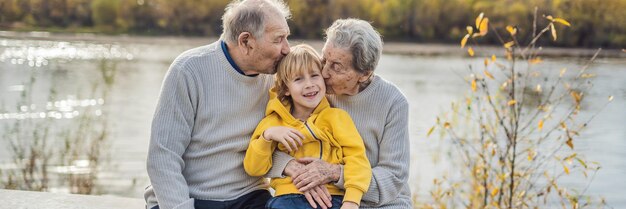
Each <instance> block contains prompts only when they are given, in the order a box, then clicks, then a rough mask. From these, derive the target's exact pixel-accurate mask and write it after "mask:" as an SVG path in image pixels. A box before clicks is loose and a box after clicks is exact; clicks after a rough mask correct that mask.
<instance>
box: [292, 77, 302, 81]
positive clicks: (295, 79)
mask: <svg viewBox="0 0 626 209" xmlns="http://www.w3.org/2000/svg"><path fill="white" fill-rule="evenodd" d="M300 79H301V78H300V77H297V78H294V79H293V81H299V80H300Z"/></svg>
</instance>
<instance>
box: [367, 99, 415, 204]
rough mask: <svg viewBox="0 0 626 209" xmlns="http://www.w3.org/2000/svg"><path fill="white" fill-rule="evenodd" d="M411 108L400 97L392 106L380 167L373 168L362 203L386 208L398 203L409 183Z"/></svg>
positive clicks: (381, 147) (383, 142)
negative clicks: (394, 201)
mask: <svg viewBox="0 0 626 209" xmlns="http://www.w3.org/2000/svg"><path fill="white" fill-rule="evenodd" d="M408 118H409V104H408V102H407V101H406V98H404V97H401V98H400V99H399V100H398V101H395V102H393V105H392V106H391V108H390V110H389V114H388V115H387V118H386V123H385V130H384V132H383V136H382V139H381V140H379V150H378V153H379V158H378V164H377V165H376V166H375V167H373V168H372V182H371V183H370V187H369V190H368V191H367V193H365V196H363V201H367V202H370V204H373V205H384V204H386V203H388V202H391V201H393V200H395V199H397V196H398V193H399V192H400V191H401V190H402V187H404V186H406V184H407V183H408V176H409V164H410V157H411V156H410V148H409V147H410V143H409V126H408Z"/></svg>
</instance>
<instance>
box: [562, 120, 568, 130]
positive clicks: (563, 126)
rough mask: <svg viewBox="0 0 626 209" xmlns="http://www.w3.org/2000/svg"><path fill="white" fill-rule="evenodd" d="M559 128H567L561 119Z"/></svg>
mask: <svg viewBox="0 0 626 209" xmlns="http://www.w3.org/2000/svg"><path fill="white" fill-rule="evenodd" d="M561 128H563V129H567V125H565V122H562V121H561Z"/></svg>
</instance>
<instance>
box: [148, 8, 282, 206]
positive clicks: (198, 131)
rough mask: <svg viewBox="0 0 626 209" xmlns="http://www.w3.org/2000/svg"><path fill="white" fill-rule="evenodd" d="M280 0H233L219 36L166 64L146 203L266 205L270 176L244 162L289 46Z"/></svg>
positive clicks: (162, 204)
mask: <svg viewBox="0 0 626 209" xmlns="http://www.w3.org/2000/svg"><path fill="white" fill-rule="evenodd" d="M290 15H291V14H290V12H289V9H288V7H287V6H286V5H285V3H284V2H282V1H281V0H247V1H243V0H236V1H234V2H232V3H230V4H229V5H228V6H227V8H226V11H225V13H224V15H223V17H222V19H223V28H224V31H223V33H222V36H221V38H220V40H219V41H217V42H214V43H212V44H209V45H206V46H202V47H198V48H195V49H191V50H188V51H186V52H184V53H183V54H181V55H180V56H178V58H176V60H174V62H173V63H172V65H171V66H170V69H169V70H168V72H167V74H166V75H165V79H164V81H163V86H162V89H161V95H160V97H159V101H158V105H157V108H156V112H155V114H154V119H153V122H152V134H151V139H150V147H149V151H148V160H147V167H148V175H149V177H150V182H151V184H152V185H151V187H148V188H147V189H146V192H145V198H146V204H147V208H150V209H154V208H157V209H158V208H161V209H170V208H177V209H183V208H185V209H192V208H263V207H264V205H265V203H266V202H267V200H268V199H269V198H271V195H270V193H269V192H268V190H267V183H266V182H265V180H264V179H263V178H261V177H251V176H248V175H247V174H246V172H245V171H244V168H243V164H242V163H243V159H244V156H245V154H246V149H247V147H248V143H249V141H250V137H251V135H252V132H253V131H254V128H255V127H256V125H257V123H258V122H259V121H260V120H261V119H262V118H263V116H264V111H265V106H266V103H267V100H268V98H269V96H268V91H267V89H269V88H270V86H271V84H272V82H273V79H272V76H271V75H269V74H273V73H275V72H276V65H277V63H278V62H279V61H280V60H281V59H282V58H283V57H284V56H285V55H286V54H287V53H289V44H288V42H287V36H288V35H289V27H288V26H287V21H286V20H287V19H289V18H290Z"/></svg>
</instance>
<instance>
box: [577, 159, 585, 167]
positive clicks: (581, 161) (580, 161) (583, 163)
mask: <svg viewBox="0 0 626 209" xmlns="http://www.w3.org/2000/svg"><path fill="white" fill-rule="evenodd" d="M576 160H577V161H578V162H579V163H580V164H581V165H582V166H583V167H585V168H587V163H585V161H583V160H581V159H580V158H576Z"/></svg>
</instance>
